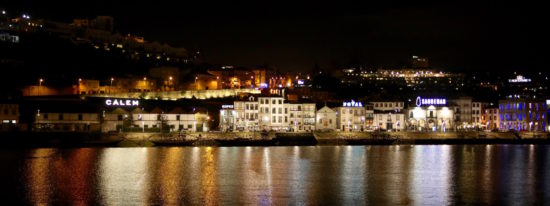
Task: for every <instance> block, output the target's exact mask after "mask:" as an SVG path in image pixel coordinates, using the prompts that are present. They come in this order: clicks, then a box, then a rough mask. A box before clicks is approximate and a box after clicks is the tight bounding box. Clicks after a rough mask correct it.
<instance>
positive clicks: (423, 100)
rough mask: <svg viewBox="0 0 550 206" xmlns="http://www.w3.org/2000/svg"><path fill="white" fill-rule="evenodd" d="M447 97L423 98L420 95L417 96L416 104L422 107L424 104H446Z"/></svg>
mask: <svg viewBox="0 0 550 206" xmlns="http://www.w3.org/2000/svg"><path fill="white" fill-rule="evenodd" d="M446 104H447V99H443V98H422V97H420V96H418V97H416V106H418V107H420V106H422V105H446Z"/></svg>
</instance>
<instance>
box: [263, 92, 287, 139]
mask: <svg viewBox="0 0 550 206" xmlns="http://www.w3.org/2000/svg"><path fill="white" fill-rule="evenodd" d="M258 101H259V108H260V111H259V118H260V130H266V131H271V130H274V131H287V130H288V123H289V120H288V107H287V109H286V110H285V103H284V98H283V97H258ZM285 117H286V118H285Z"/></svg>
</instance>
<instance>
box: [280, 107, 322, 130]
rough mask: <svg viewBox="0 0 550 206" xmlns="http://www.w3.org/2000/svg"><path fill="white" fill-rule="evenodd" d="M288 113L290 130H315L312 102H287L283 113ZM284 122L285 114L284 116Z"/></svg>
mask: <svg viewBox="0 0 550 206" xmlns="http://www.w3.org/2000/svg"><path fill="white" fill-rule="evenodd" d="M287 109H288V111H289V113H288V119H289V124H288V127H289V129H290V131H294V132H304V131H313V130H315V104H314V103H288V104H286V105H285V114H286V111H287ZM284 119H285V122H286V119H287V116H285V117H284Z"/></svg>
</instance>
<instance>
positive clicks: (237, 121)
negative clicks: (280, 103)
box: [233, 96, 260, 131]
mask: <svg viewBox="0 0 550 206" xmlns="http://www.w3.org/2000/svg"><path fill="white" fill-rule="evenodd" d="M233 106H234V108H233V111H234V113H233V115H234V128H233V130H234V131H258V130H259V129H260V125H259V105H258V99H257V98H256V97H254V96H250V97H248V98H247V99H246V101H235V102H234V103H233Z"/></svg>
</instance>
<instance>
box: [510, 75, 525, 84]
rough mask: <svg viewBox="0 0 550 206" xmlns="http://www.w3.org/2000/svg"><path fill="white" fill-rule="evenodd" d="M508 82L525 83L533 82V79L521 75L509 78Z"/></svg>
mask: <svg viewBox="0 0 550 206" xmlns="http://www.w3.org/2000/svg"><path fill="white" fill-rule="evenodd" d="M508 82H510V83H525V82H531V79H527V78H525V77H523V76H521V75H518V76H516V78H515V79H508Z"/></svg>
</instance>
